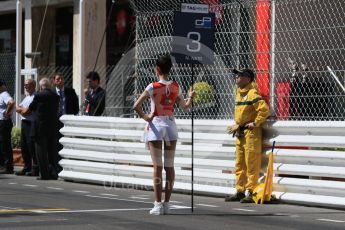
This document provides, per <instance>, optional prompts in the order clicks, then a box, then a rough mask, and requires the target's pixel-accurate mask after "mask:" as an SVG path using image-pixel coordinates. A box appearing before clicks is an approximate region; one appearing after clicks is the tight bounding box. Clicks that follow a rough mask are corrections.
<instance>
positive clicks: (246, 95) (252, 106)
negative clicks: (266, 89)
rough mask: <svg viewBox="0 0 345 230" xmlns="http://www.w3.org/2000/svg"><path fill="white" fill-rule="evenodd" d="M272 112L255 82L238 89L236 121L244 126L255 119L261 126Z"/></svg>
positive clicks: (257, 124)
mask: <svg viewBox="0 0 345 230" xmlns="http://www.w3.org/2000/svg"><path fill="white" fill-rule="evenodd" d="M270 114H271V112H270V110H269V107H268V105H267V104H266V102H265V100H264V99H263V98H262V97H261V95H260V94H259V92H258V90H257V88H256V86H255V83H250V84H248V85H247V86H246V87H245V88H243V89H239V88H238V89H237V93H236V102H235V121H236V123H237V124H238V125H240V126H242V125H245V124H247V123H250V122H253V121H255V124H256V126H261V124H262V123H264V122H265V121H266V119H267V117H268V116H269V115H270Z"/></svg>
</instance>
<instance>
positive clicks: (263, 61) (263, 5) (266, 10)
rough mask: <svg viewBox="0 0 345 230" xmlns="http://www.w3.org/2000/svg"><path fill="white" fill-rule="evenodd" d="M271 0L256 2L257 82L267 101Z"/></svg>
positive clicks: (258, 0)
mask: <svg viewBox="0 0 345 230" xmlns="http://www.w3.org/2000/svg"><path fill="white" fill-rule="evenodd" d="M269 52H270V1H269V0H257V2H256V70H257V74H256V83H257V85H258V87H259V90H260V93H261V95H262V96H263V98H264V99H265V101H266V102H268V101H269V74H268V73H269V65H270V55H269Z"/></svg>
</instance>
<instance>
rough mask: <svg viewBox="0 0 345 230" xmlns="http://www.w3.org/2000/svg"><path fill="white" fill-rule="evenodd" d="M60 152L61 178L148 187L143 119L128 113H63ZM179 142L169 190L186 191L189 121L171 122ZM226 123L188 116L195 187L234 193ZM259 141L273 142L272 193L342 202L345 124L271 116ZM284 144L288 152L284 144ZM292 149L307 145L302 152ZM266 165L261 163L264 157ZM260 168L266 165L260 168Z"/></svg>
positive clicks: (323, 202)
mask: <svg viewBox="0 0 345 230" xmlns="http://www.w3.org/2000/svg"><path fill="white" fill-rule="evenodd" d="M61 120H62V122H63V123H64V124H65V127H64V128H62V129H61V132H62V133H63V135H64V137H63V138H62V139H61V140H60V142H61V143H62V144H63V146H64V148H63V149H62V150H61V151H60V155H61V156H62V157H63V159H62V160H61V161H60V164H61V165H62V167H63V171H62V172H61V173H60V174H59V176H60V177H61V178H63V179H66V180H72V181H79V182H82V181H84V182H92V183H99V184H104V185H105V186H107V188H111V187H112V186H114V187H115V186H128V185H130V186H132V187H135V188H143V189H150V188H151V186H152V179H151V177H152V168H151V167H152V164H151V158H150V155H149V153H148V150H146V149H145V146H144V143H141V142H140V139H141V136H142V134H143V129H144V125H145V123H144V121H143V120H141V119H134V118H114V117H87V116H81V117H77V116H63V117H62V118H61ZM176 122H177V126H178V129H179V143H178V145H177V151H176V158H175V166H176V167H175V168H176V183H175V189H177V190H181V191H185V192H188V191H190V189H191V184H190V181H191V179H190V177H191V145H190V143H191V133H190V131H191V121H190V120H177V121H176ZM231 122H232V121H225V120H222V121H219V120H206V121H205V120H195V121H194V125H195V129H194V132H195V133H194V143H195V145H194V191H195V192H196V193H206V194H212V195H222V196H223V195H225V194H229V193H234V192H235V188H234V184H235V178H234V165H235V147H234V143H235V139H234V138H232V137H231V136H229V135H227V134H226V133H225V129H226V126H227V125H229V124H231ZM265 136H266V145H270V143H272V141H273V140H275V141H276V145H277V147H279V148H277V149H276V150H275V151H274V156H275V159H274V162H275V163H274V173H275V177H274V194H275V195H276V196H277V198H279V199H281V200H283V201H288V202H296V203H308V204H310V203H315V204H319V205H328V206H330V205H332V206H341V207H345V167H344V165H345V164H344V163H345V152H344V151H331V150H318V149H317V148H325V147H329V148H345V122H326V121H322V122H318V121H278V122H275V123H269V122H268V123H267V124H266V126H265ZM280 147H285V148H286V147H289V148H292V149H283V148H280ZM298 147H312V149H305V148H304V149H301V148H298ZM263 157H265V154H263ZM263 162H265V161H263ZM263 166H264V167H265V165H263Z"/></svg>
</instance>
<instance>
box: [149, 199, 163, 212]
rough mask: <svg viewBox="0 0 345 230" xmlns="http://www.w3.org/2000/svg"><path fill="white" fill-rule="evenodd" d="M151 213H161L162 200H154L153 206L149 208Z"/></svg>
mask: <svg viewBox="0 0 345 230" xmlns="http://www.w3.org/2000/svg"><path fill="white" fill-rule="evenodd" d="M150 214H151V215H163V214H164V211H163V204H162V202H157V201H155V203H154V206H153V208H152V209H151V210H150Z"/></svg>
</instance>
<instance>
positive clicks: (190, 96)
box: [188, 88, 196, 99]
mask: <svg viewBox="0 0 345 230" xmlns="http://www.w3.org/2000/svg"><path fill="white" fill-rule="evenodd" d="M195 96H196V92H195V91H194V90H193V89H192V88H190V89H189V91H188V97H189V98H191V99H193V98H194V97H195Z"/></svg>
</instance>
